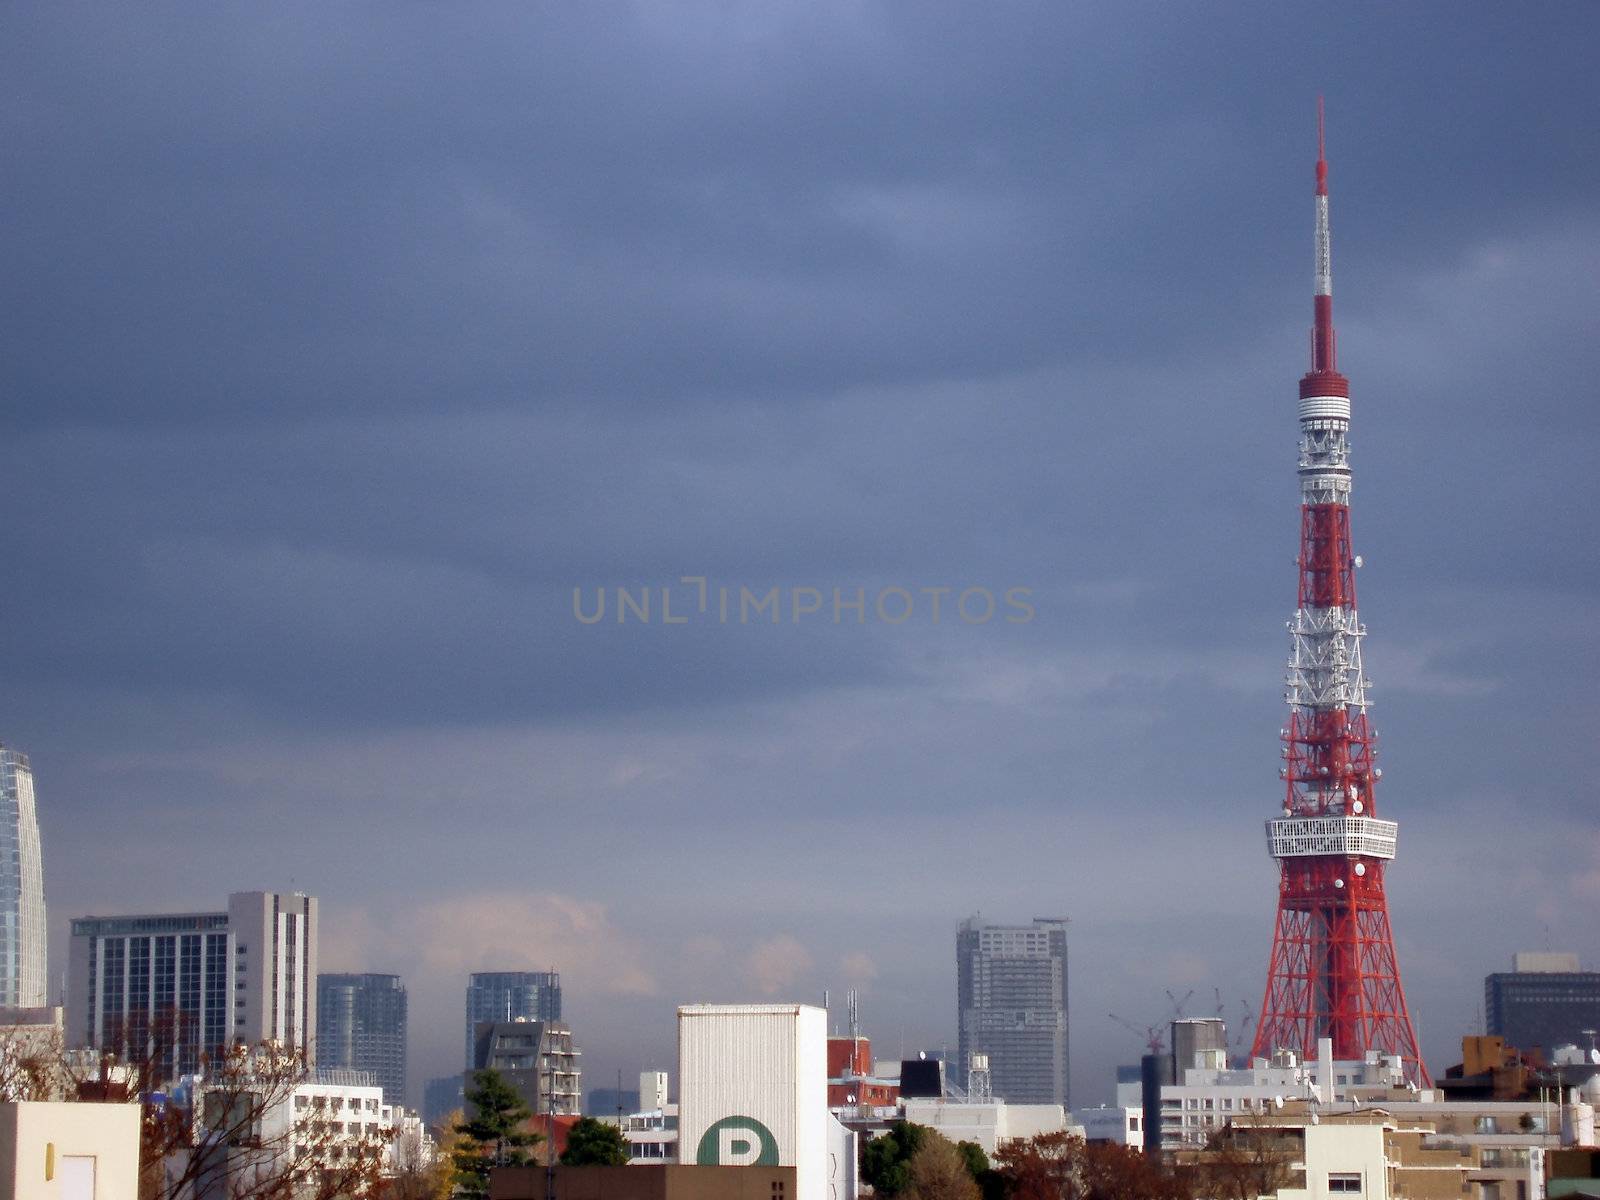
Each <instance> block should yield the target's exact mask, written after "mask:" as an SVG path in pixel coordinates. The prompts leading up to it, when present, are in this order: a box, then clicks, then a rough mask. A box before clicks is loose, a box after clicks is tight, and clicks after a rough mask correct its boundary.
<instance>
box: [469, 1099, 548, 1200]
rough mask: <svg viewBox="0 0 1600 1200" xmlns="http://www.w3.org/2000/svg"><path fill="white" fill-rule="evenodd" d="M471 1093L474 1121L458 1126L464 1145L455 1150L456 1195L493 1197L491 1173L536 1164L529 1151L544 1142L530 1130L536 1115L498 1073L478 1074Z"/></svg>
mask: <svg viewBox="0 0 1600 1200" xmlns="http://www.w3.org/2000/svg"><path fill="white" fill-rule="evenodd" d="M472 1085H473V1086H472V1087H471V1088H469V1089H468V1090H467V1105H468V1108H469V1110H470V1111H471V1112H472V1114H473V1115H472V1119H471V1120H466V1121H462V1122H460V1123H459V1124H458V1125H456V1127H455V1128H456V1132H457V1133H458V1134H460V1135H461V1144H460V1145H459V1146H458V1147H457V1148H456V1150H455V1154H454V1157H455V1168H456V1194H457V1195H459V1196H463V1197H482V1196H487V1195H488V1194H489V1171H490V1169H491V1168H494V1167H521V1166H526V1165H528V1164H529V1163H531V1162H532V1161H533V1156H532V1155H531V1154H530V1153H529V1152H528V1150H529V1148H530V1147H531V1146H534V1145H535V1144H537V1143H538V1142H539V1141H540V1140H541V1139H540V1137H539V1135H538V1134H537V1133H534V1132H532V1131H531V1130H530V1129H528V1127H527V1126H528V1120H529V1118H530V1117H532V1115H533V1114H532V1113H530V1112H529V1111H528V1106H527V1105H526V1104H524V1103H523V1101H522V1097H521V1096H519V1095H518V1094H517V1092H516V1091H515V1089H513V1088H512V1087H511V1085H510V1084H508V1083H507V1082H506V1081H505V1079H504V1078H503V1077H502V1076H501V1075H500V1072H498V1071H476V1072H474V1073H473V1076H472Z"/></svg>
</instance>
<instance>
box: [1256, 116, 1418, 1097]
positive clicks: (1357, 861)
mask: <svg viewBox="0 0 1600 1200" xmlns="http://www.w3.org/2000/svg"><path fill="white" fill-rule="evenodd" d="M1317 134H1318V136H1317V169H1316V172H1317V173H1316V179H1317V182H1316V191H1315V196H1316V201H1315V204H1316V235H1315V252H1314V253H1315V266H1314V269H1313V284H1312V292H1313V296H1312V327H1311V369H1310V370H1309V371H1307V372H1306V373H1305V374H1304V375H1303V376H1301V378H1300V397H1299V404H1298V406H1297V410H1296V411H1297V415H1298V417H1299V424H1300V457H1299V468H1298V474H1299V478H1300V521H1299V524H1300V555H1299V558H1298V559H1297V560H1296V561H1297V564H1298V574H1299V584H1298V589H1297V593H1296V594H1297V601H1296V605H1295V610H1294V615H1293V616H1292V617H1291V618H1290V619H1289V623H1288V625H1289V664H1288V674H1287V675H1286V676H1285V683H1286V684H1287V691H1286V692H1285V694H1284V699H1285V700H1286V701H1287V702H1288V705H1289V719H1288V721H1287V723H1286V724H1285V725H1284V727H1283V728H1282V729H1281V730H1279V738H1280V739H1281V740H1282V742H1283V746H1282V748H1281V750H1280V754H1281V755H1282V759H1281V763H1282V765H1280V766H1279V768H1278V777H1279V778H1280V779H1281V780H1283V784H1282V787H1283V791H1282V792H1281V793H1280V796H1281V799H1280V802H1279V803H1280V804H1281V808H1280V809H1279V811H1278V815H1276V816H1274V817H1273V818H1272V819H1270V820H1269V821H1267V849H1268V852H1269V853H1270V854H1271V855H1272V857H1273V858H1274V859H1275V860H1276V861H1277V863H1278V917H1277V921H1276V922H1275V924H1274V928H1273V933H1272V957H1271V960H1270V961H1269V963H1268V966H1267V986H1266V991H1265V993H1264V994H1263V996H1262V998H1261V1017H1260V1019H1259V1020H1258V1021H1257V1022H1256V1032H1255V1042H1254V1044H1253V1045H1252V1047H1251V1049H1250V1057H1251V1058H1263V1057H1267V1056H1269V1055H1271V1054H1273V1053H1274V1052H1276V1051H1278V1050H1292V1051H1294V1052H1295V1053H1296V1054H1298V1055H1300V1056H1301V1057H1302V1058H1303V1059H1310V1058H1311V1057H1313V1056H1314V1055H1315V1054H1316V1053H1317V1044H1318V1042H1319V1041H1320V1040H1321V1039H1323V1038H1328V1039H1331V1040H1332V1042H1333V1054H1334V1057H1335V1058H1337V1059H1342V1060H1353V1061H1361V1060H1363V1059H1365V1058H1366V1056H1367V1055H1368V1054H1369V1053H1373V1052H1376V1053H1378V1054H1380V1055H1383V1056H1385V1057H1399V1058H1401V1059H1403V1060H1404V1062H1405V1066H1406V1073H1407V1075H1408V1076H1409V1078H1410V1079H1411V1081H1412V1082H1413V1083H1417V1084H1420V1085H1423V1086H1426V1085H1427V1083H1428V1072H1427V1068H1426V1067H1425V1066H1424V1065H1423V1063H1422V1055H1421V1054H1420V1053H1419V1052H1418V1049H1417V1033H1416V1029H1415V1028H1414V1027H1413V1026H1412V1024H1411V1015H1410V1013H1409V1011H1408V1010H1407V1008H1406V995H1405V989H1404V988H1403V987H1402V986H1401V984H1400V965H1399V961H1398V960H1397V958H1396V956H1395V950H1394V934H1393V931H1392V930H1391V929H1390V926H1389V905H1388V901H1387V899H1386V898H1385V892H1384V876H1385V875H1386V874H1387V872H1388V870H1389V865H1390V863H1391V862H1392V861H1393V859H1394V856H1395V847H1396V840H1397V837H1398V834H1399V827H1398V826H1397V825H1396V824H1395V822H1393V821H1389V820H1384V819H1382V818H1380V817H1379V815H1378V801H1377V784H1378V780H1379V778H1380V777H1381V776H1382V775H1383V772H1382V770H1380V769H1379V768H1378V765H1377V745H1376V734H1375V733H1374V732H1373V729H1372V725H1371V723H1370V721H1369V720H1368V717H1367V709H1368V707H1369V706H1370V704H1371V700H1370V696H1369V692H1368V689H1369V688H1370V687H1371V686H1372V684H1371V681H1370V680H1369V679H1368V678H1367V676H1366V672H1365V670H1364V669H1363V667H1362V654H1361V642H1362V639H1363V638H1364V637H1365V636H1366V632H1367V627H1366V626H1365V625H1363V624H1362V623H1361V617H1360V615H1359V613H1358V611H1357V608H1356V569H1357V568H1358V567H1359V566H1360V565H1361V559H1360V558H1358V557H1357V556H1356V554H1355V551H1354V549H1353V548H1352V547H1353V543H1352V541H1351V527H1350V486H1351V476H1350V443H1349V436H1348V435H1349V431H1350V381H1349V380H1348V379H1346V378H1345V377H1344V375H1342V374H1340V372H1339V368H1338V365H1337V354H1336V351H1337V348H1338V344H1337V342H1336V340H1335V338H1334V329H1333V266H1332V258H1331V251H1330V242H1329V236H1330V235H1329V224H1328V159H1327V155H1326V154H1325V153H1324V152H1323V144H1322V136H1321V135H1322V121H1321V109H1320V105H1319V108H1318V120H1317Z"/></svg>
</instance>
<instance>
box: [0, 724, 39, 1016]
mask: <svg viewBox="0 0 1600 1200" xmlns="http://www.w3.org/2000/svg"><path fill="white" fill-rule="evenodd" d="M44 918H45V914H44V863H43V859H42V858H41V856H40V850H39V818H38V814H37V813H36V812H35V810H34V803H33V768H32V767H31V766H30V765H29V763H28V756H27V755H26V754H22V753H19V752H18V751H16V750H12V749H9V748H7V747H6V746H5V745H4V744H0V1008H39V1007H42V1006H43V1005H44V1002H45V984H46V980H47V979H48V977H49V976H48V972H47V970H46V964H45V919H44Z"/></svg>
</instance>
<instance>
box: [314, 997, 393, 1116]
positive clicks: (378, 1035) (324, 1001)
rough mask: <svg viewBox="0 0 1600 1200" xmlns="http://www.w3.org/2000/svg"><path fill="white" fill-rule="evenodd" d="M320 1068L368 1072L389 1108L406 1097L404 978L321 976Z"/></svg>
mask: <svg viewBox="0 0 1600 1200" xmlns="http://www.w3.org/2000/svg"><path fill="white" fill-rule="evenodd" d="M317 1065H318V1066H319V1067H346V1068H349V1069H350V1070H353V1071H366V1072H368V1073H369V1074H371V1075H372V1077H373V1078H374V1079H375V1080H376V1081H377V1083H378V1086H379V1087H381V1088H382V1089H383V1099H384V1103H385V1104H404V1103H405V1096H406V989H405V986H404V985H403V984H402V983H401V982H400V977H399V976H398V975H333V974H329V975H318V976H317Z"/></svg>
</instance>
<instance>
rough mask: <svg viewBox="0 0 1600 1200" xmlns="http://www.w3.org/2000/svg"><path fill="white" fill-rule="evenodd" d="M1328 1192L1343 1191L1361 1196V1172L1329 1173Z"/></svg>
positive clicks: (1349, 1194)
mask: <svg viewBox="0 0 1600 1200" xmlns="http://www.w3.org/2000/svg"><path fill="white" fill-rule="evenodd" d="M1328 1192H1329V1194H1333V1193H1342V1194H1343V1195H1347V1196H1359V1195H1360V1194H1361V1176H1360V1174H1359V1173H1356V1174H1341V1175H1329V1176H1328Z"/></svg>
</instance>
